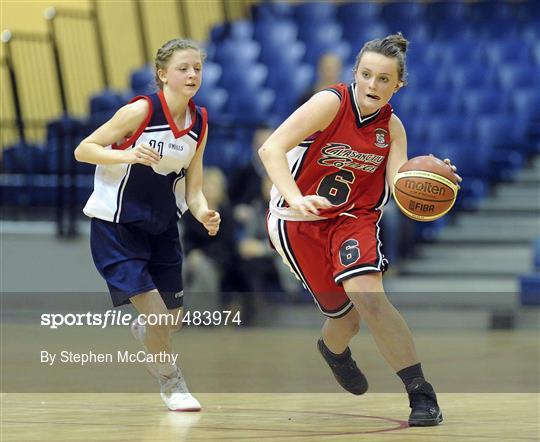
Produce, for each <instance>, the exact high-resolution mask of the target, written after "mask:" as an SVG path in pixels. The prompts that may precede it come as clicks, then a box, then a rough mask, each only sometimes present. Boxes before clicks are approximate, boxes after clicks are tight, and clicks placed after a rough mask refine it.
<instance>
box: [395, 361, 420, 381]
mask: <svg viewBox="0 0 540 442" xmlns="http://www.w3.org/2000/svg"><path fill="white" fill-rule="evenodd" d="M396 374H397V375H398V376H399V377H400V378H401V380H402V381H403V383H404V384H405V387H406V386H408V385H409V384H410V383H411V381H412V380H413V379H416V378H422V379H424V373H422V364H420V363H418V364H415V365H411V366H410V367H406V368H404V369H403V370H399V371H398V372H397V373H396Z"/></svg>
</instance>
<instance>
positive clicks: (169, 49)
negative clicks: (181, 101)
mask: <svg viewBox="0 0 540 442" xmlns="http://www.w3.org/2000/svg"><path fill="white" fill-rule="evenodd" d="M186 49H194V50H195V51H198V52H199V54H201V61H203V62H204V59H205V58H206V52H205V50H204V49H203V48H201V47H200V46H199V45H198V44H197V43H195V42H194V41H193V40H187V39H182V38H173V39H172V40H169V41H168V42H167V43H165V44H164V45H163V46H161V47H160V48H159V49H158V51H157V54H156V59H155V65H156V85H157V87H158V88H159V89H163V82H162V81H161V79H160V78H159V75H158V71H159V70H160V69H167V65H168V64H169V60H170V59H171V57H172V56H173V54H174V53H175V52H176V51H183V50H186Z"/></svg>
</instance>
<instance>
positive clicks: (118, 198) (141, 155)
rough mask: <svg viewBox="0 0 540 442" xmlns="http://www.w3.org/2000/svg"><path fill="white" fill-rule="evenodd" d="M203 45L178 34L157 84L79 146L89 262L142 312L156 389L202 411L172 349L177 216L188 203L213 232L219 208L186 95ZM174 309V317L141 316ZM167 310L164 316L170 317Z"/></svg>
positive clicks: (201, 126) (200, 129) (202, 136)
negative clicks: (210, 193)
mask: <svg viewBox="0 0 540 442" xmlns="http://www.w3.org/2000/svg"><path fill="white" fill-rule="evenodd" d="M203 60H204V53H203V51H202V50H201V49H200V48H199V47H198V46H197V45H196V44H195V43H194V42H191V41H189V40H181V39H174V40H171V41H169V42H167V43H165V44H164V45H163V46H162V47H161V48H160V49H159V50H158V52H157V56H156V60H155V64H156V82H157V85H158V88H159V89H158V92H157V93H156V94H152V95H149V96H144V97H135V98H134V99H133V100H131V102H130V103H129V104H127V105H126V106H124V107H122V108H121V109H119V110H118V112H116V114H115V115H114V116H113V117H112V118H111V119H110V120H109V121H108V122H106V123H105V124H104V125H103V126H101V127H100V128H98V129H97V130H96V131H95V132H94V133H92V134H91V135H90V136H88V137H87V138H85V139H84V140H83V141H82V142H81V143H80V145H79V146H78V147H77V148H76V150H75V158H76V159H77V160H78V161H82V162H86V163H91V164H95V165H96V166H97V167H96V176H95V180H94V192H93V194H92V196H91V197H90V199H89V200H88V203H87V204H86V206H85V208H84V212H85V214H86V215H88V216H89V217H91V218H92V220H91V248H92V256H93V258H94V262H95V264H96V267H97V269H98V271H99V272H100V274H101V275H102V276H103V277H104V279H105V280H106V282H107V285H108V287H109V291H110V293H111V297H112V300H113V304H114V305H115V306H118V305H122V304H126V303H131V304H133V305H134V306H135V308H136V309H137V311H138V312H139V313H140V314H141V316H140V320H139V318H138V319H137V320H136V321H135V322H134V323H133V324H132V332H133V334H134V336H135V337H136V338H138V339H139V340H140V341H141V343H142V345H143V347H144V349H145V350H146V351H147V353H148V354H152V355H154V360H155V361H156V363H155V364H150V365H149V367H148V368H149V369H150V371H151V372H152V373H153V374H154V375H156V377H158V379H159V382H160V385H161V396H162V398H163V400H164V402H165V404H166V405H167V407H168V408H169V409H171V410H178V411H198V410H200V408H201V406H200V404H199V402H198V401H197V400H196V399H195V398H194V397H193V396H192V395H191V394H190V393H189V391H188V389H187V387H186V384H185V381H184V379H183V376H182V373H181V371H180V369H179V368H178V366H177V365H176V364H175V363H173V362H171V361H174V360H176V358H175V357H174V354H173V353H172V349H171V338H170V334H171V332H172V331H174V330H175V329H178V328H180V326H181V318H182V305H183V290H182V279H181V274H182V254H181V246H180V240H179V236H178V229H177V220H178V218H179V217H181V216H182V213H183V212H185V211H186V210H187V209H189V210H190V211H191V213H192V214H193V216H194V217H195V218H196V219H197V220H198V221H199V222H200V223H201V224H203V225H204V227H205V228H206V230H207V231H208V234H209V235H216V234H217V232H218V230H219V224H220V216H219V213H217V212H216V211H214V210H211V209H209V207H208V203H207V201H206V198H205V197H204V195H203V193H202V158H203V152H204V147H205V144H206V133H207V130H206V129H207V123H206V110H205V109H204V108H200V107H198V106H196V105H195V104H194V103H193V101H192V100H191V99H192V97H193V96H194V95H195V94H196V92H197V90H198V89H199V87H200V85H201V80H202V65H203ZM169 313H172V315H173V317H174V318H179V319H180V320H179V321H177V322H176V323H175V324H171V323H170V321H161V323H159V324H157V325H146V324H145V323H144V322H145V321H144V318H147V317H148V316H149V315H161V316H158V317H161V318H166V317H167V316H166V315H167V314H169ZM169 317H170V316H169Z"/></svg>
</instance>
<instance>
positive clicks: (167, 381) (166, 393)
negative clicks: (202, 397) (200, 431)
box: [159, 367, 201, 411]
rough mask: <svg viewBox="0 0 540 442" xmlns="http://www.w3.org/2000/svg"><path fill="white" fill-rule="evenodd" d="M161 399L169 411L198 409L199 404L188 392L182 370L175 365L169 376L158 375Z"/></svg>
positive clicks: (199, 407) (199, 408)
mask: <svg viewBox="0 0 540 442" xmlns="http://www.w3.org/2000/svg"><path fill="white" fill-rule="evenodd" d="M159 385H160V386H161V399H163V402H165V405H167V408H168V409H169V410H171V411H200V410H201V404H200V403H199V401H198V400H197V399H195V398H194V397H193V396H192V395H191V393H190V392H189V390H188V388H187V385H186V381H184V377H183V376H182V372H181V371H180V369H179V368H178V367H176V373H174V374H173V375H172V376H171V377H167V376H160V377H159Z"/></svg>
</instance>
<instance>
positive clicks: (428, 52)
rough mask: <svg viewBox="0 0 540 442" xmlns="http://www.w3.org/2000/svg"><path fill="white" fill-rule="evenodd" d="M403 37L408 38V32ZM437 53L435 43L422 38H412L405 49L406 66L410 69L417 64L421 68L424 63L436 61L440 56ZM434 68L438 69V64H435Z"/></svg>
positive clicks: (430, 63) (429, 63)
mask: <svg viewBox="0 0 540 442" xmlns="http://www.w3.org/2000/svg"><path fill="white" fill-rule="evenodd" d="M405 37H407V38H409V36H408V34H405ZM439 55H440V54H439V53H438V45H437V44H436V43H433V42H431V41H426V40H423V39H421V40H417V39H412V40H411V42H410V43H409V48H408V49H407V66H408V67H409V70H411V69H415V68H416V67H417V66H420V67H422V68H423V66H425V65H432V64H433V63H438V62H439V60H440V58H441V57H440V56H439ZM436 68H437V69H440V66H436ZM430 70H432V69H430Z"/></svg>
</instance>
